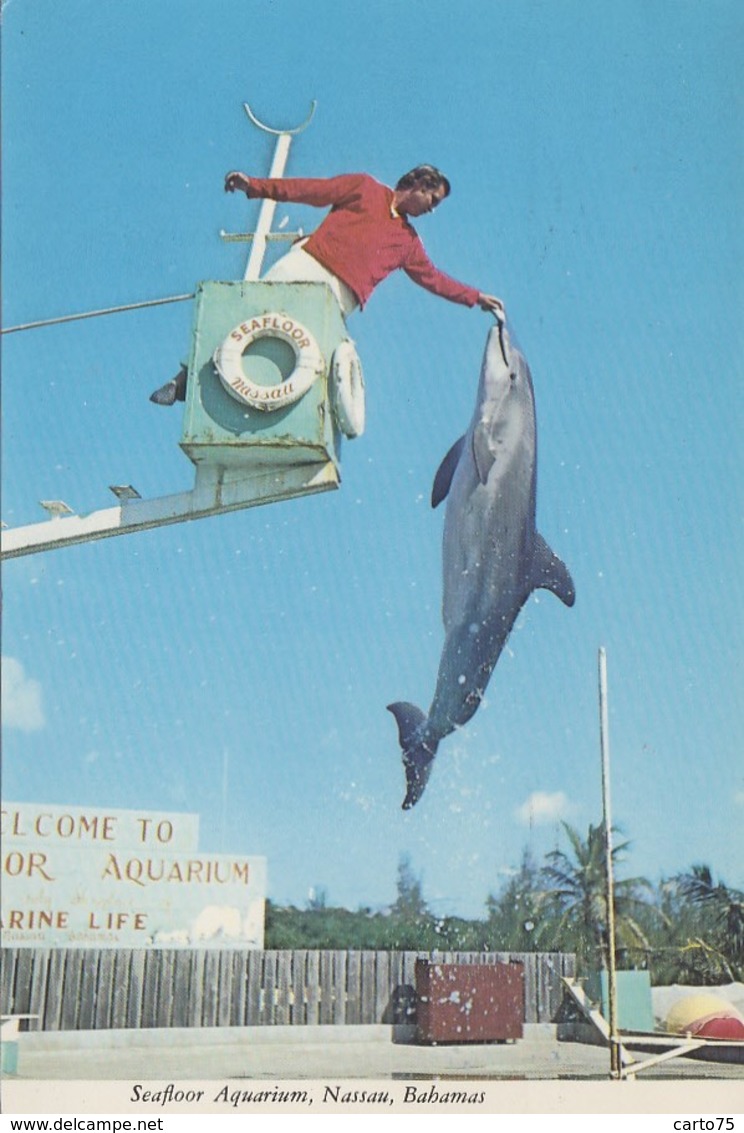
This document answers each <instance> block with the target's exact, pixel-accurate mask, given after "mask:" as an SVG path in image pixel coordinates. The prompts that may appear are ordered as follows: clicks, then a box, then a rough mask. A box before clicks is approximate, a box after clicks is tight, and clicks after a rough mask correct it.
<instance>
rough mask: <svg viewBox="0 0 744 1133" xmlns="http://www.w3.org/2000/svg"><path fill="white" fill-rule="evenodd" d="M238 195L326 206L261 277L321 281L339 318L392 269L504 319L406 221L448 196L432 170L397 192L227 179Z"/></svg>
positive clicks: (178, 394)
mask: <svg viewBox="0 0 744 1133" xmlns="http://www.w3.org/2000/svg"><path fill="white" fill-rule="evenodd" d="M236 190H240V191H242V192H244V193H245V194H246V196H247V197H248V198H250V199H253V198H268V199H269V200H273V201H291V202H294V203H296V204H307V205H315V206H317V207H320V208H323V207H328V206H330V208H331V211H330V212H329V213H328V215H327V216H326V217H325V219H324V220H323V221H322V223H321V224H320V226H319V227H318V229H317V230H316V231H315V232H313V234H312V235H311V236H309V237H308V238H307V239H305V240H303V241H301V243H300V244H298V245H295V246H294V247H293V248H292V250H291V251H290V252H288V253H287V255H286V256H284V257H283V258H282V259H281V260H279V261H278V262H277V263H276V264H275V265H274V267H273V268H271V269H270V270H269V271H268V272H267V273H266V275H265V277H264V278H265V279H269V280H270V279H274V280H278V279H282V280H285V281H294V282H298V281H307V280H324V281H325V282H327V283H329V285H330V286H331V288H332V290H333V291H334V294H335V295H336V298H337V299H338V301H339V304H340V306H341V309H342V311H343V313H344V315H348V314H350V313H351V311H353V310H354V309H355V308H356V307H357V306H359V307H364V306H365V304H366V302H367V300H368V299H369V297H370V295H371V294H372V291H373V290H374V288H375V287H376V286H377V284H378V283H380V282H381V281H382V280H383V279H385V278H386V276H388V275H390V273H391V272H393V271H395V270H396V269H398V268H402V270H403V271H405V272H406V274H407V275H408V276H409V277H410V278H411V279H412V280H413V281H414V282H415V283H418V284H419V285H420V286H421V287H425V288H426V289H427V290H428V291H432V292H433V293H434V294H435V295H439V296H441V297H442V298H443V299H449V300H450V301H451V302H453V303H462V304H464V305H465V306H468V307H474V306H475V305H476V304H478V306H479V307H481V308H482V310H484V311H488V312H490V313H491V314H493V315H495V316H496V318H498V319H503V318H504V317H505V316H504V305H503V303H502V302H501V300H500V299H497V298H496V297H495V296H494V295H486V294H485V293H483V292H481V291H478V290H477V288H475V287H469V286H468V285H467V284H464V283H459V282H458V281H457V280H455V279H452V277H451V276H448V275H445V273H444V272H442V271H440V270H439V269H438V268H436V267H435V266H434V264H433V263H432V262H431V260H430V259H429V257H428V256H427V254H426V252H425V251H424V246H423V244H422V243H421V240H420V239H419V237H418V235H417V233H416V230H415V229H414V227H413V225H412V224H411V223H410V221H409V219H408V218H409V217H416V216H422V215H423V214H424V213H427V212H431V211H432V210H433V209H435V208H436V207H437V205H439V204H441V202H442V201H443V200H444V198H445V197H447V196H449V192H450V184H449V181H448V180H447V178H446V177H445V176H444V174H442V173H440V172H439V170H438V169H435V168H434V166H432V165H418V166H416V168H415V169H412V170H411V171H410V172H409V173H406V174H405V175H404V176H403V177H401V178H400V180H399V181H398V183H397V185H396V186H395V189H391V188H389V187H388V186H387V185H383V184H381V183H380V182H379V181H376V180H375V179H374V178H373V177H370V176H369V175H367V174H365V173H348V174H342V175H341V176H339V177H329V178H322V179H320V178H260V177H248V176H247V175H246V174H245V173H239V172H233V173H228V175H227V177H226V178H225V192H229V193H233V192H235V191H236ZM185 389H186V374H185V372H184V371H181V373H180V374H178V375H177V377H176V378H174V379H173V380H172V381H171V382H167V383H166V385H165V386H163V387H162V388H161V389H159V390H156V392H155V393H154V394H153V395H152V398H151V400H152V401H155V402H156V403H157V404H159V405H172V404H173V402H174V401H176V400H178V401H182V400H184V397H185Z"/></svg>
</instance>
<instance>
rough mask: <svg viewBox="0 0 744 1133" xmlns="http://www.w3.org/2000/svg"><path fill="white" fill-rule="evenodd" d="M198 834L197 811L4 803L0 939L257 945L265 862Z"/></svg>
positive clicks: (32, 943) (53, 943)
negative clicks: (208, 845)
mask: <svg viewBox="0 0 744 1133" xmlns="http://www.w3.org/2000/svg"><path fill="white" fill-rule="evenodd" d="M197 834H198V816H196V815H180V814H155V813H150V812H137V811H117V810H105V811H104V810H99V809H95V808H89V809H83V808H73V807H56V806H55V807H52V806H43V805H31V804H14V803H9V804H3V845H2V933H3V944H4V945H5V946H7V947H10V946H15V947H19V946H21V947H36V948H40V947H81V948H82V947H85V948H107V947H109V948H117V947H118V948H123V947H126V948H147V947H168V948H174V947H183V948H193V947H199V946H201V947H209V948H219V947H229V948H262V947H263V927H264V901H265V894H266V861H265V859H264V858H257V857H241V856H238V855H231V854H207V853H202V852H200V851H199V850H198V849H197Z"/></svg>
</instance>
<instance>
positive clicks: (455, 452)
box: [431, 436, 465, 507]
mask: <svg viewBox="0 0 744 1133" xmlns="http://www.w3.org/2000/svg"><path fill="white" fill-rule="evenodd" d="M464 445H465V437H464V436H462V437H460V439H459V441H455V443H454V444H453V446H452V448H451V449H450V450H449V452H448V453H447V455H446V456H445V458H444V460H443V461H442V463H441V464H440V465H439V468H438V469H437V472H436V476H435V477H434V483H433V485H432V489H431V506H432V507H438V505H439V504H441V502H442V500H443V499H444V498H445V496H446V495H447V493H448V492H449V490H450V487H451V486H452V477H453V476H454V475H455V469H456V468H457V465H458V462H459V460H460V456H461V455H462V450H463V447H464Z"/></svg>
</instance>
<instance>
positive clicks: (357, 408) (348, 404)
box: [331, 339, 364, 437]
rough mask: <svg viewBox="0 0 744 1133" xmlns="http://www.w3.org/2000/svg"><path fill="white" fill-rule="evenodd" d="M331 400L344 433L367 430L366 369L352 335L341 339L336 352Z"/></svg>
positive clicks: (356, 432) (333, 363)
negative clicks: (365, 414)
mask: <svg viewBox="0 0 744 1133" xmlns="http://www.w3.org/2000/svg"><path fill="white" fill-rule="evenodd" d="M331 403H332V405H333V412H334V415H335V418H336V422H337V424H338V427H339V429H340V430H341V432H342V433H343V434H344V436H345V437H360V436H361V435H362V433H363V432H364V373H363V371H362V363H361V362H360V360H359V355H358V354H357V352H356V350H355V349H354V343H353V342H352V341H351V340H350V339H346V340H345V341H344V342H342V343H340V344H339V345H338V346H337V347H336V349H335V351H334V352H333V361H332V363H331Z"/></svg>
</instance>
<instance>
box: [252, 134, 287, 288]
mask: <svg viewBox="0 0 744 1133" xmlns="http://www.w3.org/2000/svg"><path fill="white" fill-rule="evenodd" d="M291 142H292V135H291V134H279V136H278V137H277V139H276V146H275V147H274V159H273V161H272V163H271V169H270V170H269V177H281V176H282V175H283V173H284V170H285V168H286V166H287V157H288V156H289V147H290V144H291ZM275 211H276V201H268V200H264V201H262V202H261V209H260V211H259V214H258V224H257V225H256V231H255V232H254V234H253V243H252V244H251V250H250V254H249V256H248V263H247V265H246V269H245V275H244V276H243V278H244V279H246V280H257V279H258V278H259V276H260V274H261V267H262V265H263V260H264V256H265V255H266V242H267V239H268V235H269V232H271V225H272V222H273V220H274V212H275Z"/></svg>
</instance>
